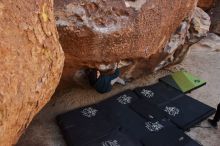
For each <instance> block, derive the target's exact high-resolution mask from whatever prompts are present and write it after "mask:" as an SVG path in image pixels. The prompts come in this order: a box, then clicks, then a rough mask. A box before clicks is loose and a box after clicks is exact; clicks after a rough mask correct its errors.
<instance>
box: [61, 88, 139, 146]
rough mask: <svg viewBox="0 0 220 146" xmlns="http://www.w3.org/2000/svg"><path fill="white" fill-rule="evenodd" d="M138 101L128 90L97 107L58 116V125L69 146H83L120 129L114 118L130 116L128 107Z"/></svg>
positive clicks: (92, 106)
mask: <svg viewBox="0 0 220 146" xmlns="http://www.w3.org/2000/svg"><path fill="white" fill-rule="evenodd" d="M137 99H138V97H137V95H136V94H135V93H134V92H132V91H131V90H127V91H125V92H122V93H120V94H117V95H115V96H113V97H111V98H109V99H107V100H104V101H103V102H100V103H98V104H96V105H90V106H87V107H83V108H79V109H76V110H73V111H70V112H67V113H65V114H61V115H59V116H57V123H58V125H59V127H60V129H61V131H62V133H63V135H64V138H65V140H66V142H67V144H68V145H69V146H75V145H76V146H81V145H84V144H86V143H88V142H90V141H92V140H94V139H98V138H100V137H102V136H103V135H106V134H107V133H109V132H110V131H112V130H113V129H115V128H118V126H119V122H118V121H117V120H114V118H115V117H117V116H118V115H122V114H127V115H130V113H128V112H129V110H128V105H129V104H131V103H132V102H134V101H136V100H137ZM120 108H124V110H121V109H120ZM126 109H127V110H126ZM123 111H124V112H123ZM130 111H131V110H130ZM131 112H133V111H131ZM131 115H132V114H131Z"/></svg>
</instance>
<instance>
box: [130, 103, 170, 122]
mask: <svg viewBox="0 0 220 146" xmlns="http://www.w3.org/2000/svg"><path fill="white" fill-rule="evenodd" d="M131 108H132V109H133V110H134V111H135V112H136V113H137V114H139V115H140V116H142V117H144V118H145V119H148V120H149V119H152V118H156V119H158V120H162V119H164V118H167V116H166V113H165V112H164V111H163V110H161V109H160V108H158V107H157V106H156V105H153V104H150V102H148V101H147V100H145V99H140V100H137V101H136V102H134V103H133V104H132V105H131Z"/></svg>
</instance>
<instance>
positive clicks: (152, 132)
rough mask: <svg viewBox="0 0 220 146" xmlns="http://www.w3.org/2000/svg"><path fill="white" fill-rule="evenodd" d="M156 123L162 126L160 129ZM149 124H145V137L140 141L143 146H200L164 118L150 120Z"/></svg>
mask: <svg viewBox="0 0 220 146" xmlns="http://www.w3.org/2000/svg"><path fill="white" fill-rule="evenodd" d="M154 124H155V125H154ZM158 124H160V125H161V126H162V128H161V129H159V128H158V126H157V125H158ZM146 125H147V124H146ZM150 125H151V126H146V127H149V129H148V130H147V134H146V139H143V141H142V142H143V144H144V145H145V146H201V145H200V144H198V143H197V142H196V141H194V140H192V139H191V138H190V137H188V136H187V135H186V134H185V133H184V132H183V131H182V130H180V129H178V128H177V127H176V126H174V125H173V124H172V123H170V122H169V121H167V120H165V119H164V120H161V121H157V120H156V121H151V124H150ZM151 128H152V129H151Z"/></svg>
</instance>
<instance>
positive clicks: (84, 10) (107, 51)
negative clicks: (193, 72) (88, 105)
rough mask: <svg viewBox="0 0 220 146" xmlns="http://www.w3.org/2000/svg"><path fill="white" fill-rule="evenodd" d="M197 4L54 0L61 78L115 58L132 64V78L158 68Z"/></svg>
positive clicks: (194, 1) (189, 0)
mask: <svg viewBox="0 0 220 146" xmlns="http://www.w3.org/2000/svg"><path fill="white" fill-rule="evenodd" d="M196 5H197V0H163V1H160V0H80V1H79V0H68V1H63V0H55V16H56V24H57V27H58V32H59V35H60V42H61V45H62V47H63V49H64V52H65V56H66V60H65V67H64V73H63V77H62V79H63V81H70V82H72V79H73V78H74V75H75V73H76V70H79V69H82V68H86V67H96V68H103V67H100V65H101V66H103V65H106V67H104V68H107V66H109V64H113V63H115V62H119V61H123V62H126V61H127V62H132V64H133V66H132V65H130V68H128V69H127V73H128V72H129V74H132V73H138V74H136V75H134V74H133V75H131V76H138V75H139V73H140V72H139V71H138V69H144V70H145V71H149V72H152V71H154V70H157V69H160V68H161V67H162V66H163V65H164V63H161V61H163V59H165V58H166V57H167V55H168V54H169V53H167V52H165V51H164V48H166V46H167V45H169V42H170V41H173V39H170V38H171V36H172V35H174V33H175V32H176V31H178V28H182V27H180V26H181V23H183V21H184V20H185V22H186V23H187V24H188V23H189V21H190V19H191V18H190V16H191V14H192V11H193V10H194V8H195V6H196ZM185 22H184V23H185ZM184 26H185V27H183V30H185V29H186V28H188V26H187V25H184ZM180 32H181V33H182V30H180ZM186 33H187V30H186V31H185V32H184V35H183V36H184V38H183V39H185V36H186ZM175 37H176V35H174V39H176V38H175ZM177 37H178V39H179V38H180V37H179V36H177ZM176 44H179V45H180V44H182V43H179V42H178V43H176ZM174 45H175V44H174ZM176 47H179V46H176ZM174 51H175V50H174ZM128 64H130V63H128ZM161 64H162V65H161ZM165 64H166V63H165ZM158 65H159V67H158ZM131 69H132V70H133V71H131Z"/></svg>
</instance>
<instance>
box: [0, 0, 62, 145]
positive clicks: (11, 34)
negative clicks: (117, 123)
mask: <svg viewBox="0 0 220 146" xmlns="http://www.w3.org/2000/svg"><path fill="white" fill-rule="evenodd" d="M52 8H53V1H51V0H32V1H29V0H17V1H15V0H1V1H0V146H11V145H13V144H15V143H16V141H17V140H18V138H19V136H20V135H21V134H22V133H23V131H24V129H25V128H26V127H27V126H28V125H29V123H30V121H31V120H32V118H33V117H34V115H35V114H36V113H37V112H38V111H39V110H40V109H41V108H42V107H43V106H44V105H45V104H46V103H47V102H48V100H49V99H50V97H51V96H52V94H53V93H54V91H55V88H56V86H57V84H58V82H59V79H60V76H61V72H62V68H63V61H64V55H63V52H62V49H61V47H60V44H59V42H58V35H57V30H56V27H55V22H54V16H53V11H52V10H53V9H52Z"/></svg>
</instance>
